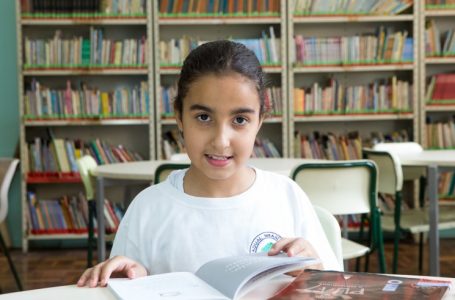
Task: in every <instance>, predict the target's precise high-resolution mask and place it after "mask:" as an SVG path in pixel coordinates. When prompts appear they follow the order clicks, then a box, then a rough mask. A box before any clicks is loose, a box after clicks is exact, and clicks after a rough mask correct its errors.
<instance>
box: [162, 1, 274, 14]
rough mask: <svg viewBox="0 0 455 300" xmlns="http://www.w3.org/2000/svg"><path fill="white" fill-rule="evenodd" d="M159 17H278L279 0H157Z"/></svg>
mask: <svg viewBox="0 0 455 300" xmlns="http://www.w3.org/2000/svg"><path fill="white" fill-rule="evenodd" d="M159 10H160V15H161V16H179V15H183V16H187V15H188V16H197V15H222V16H223V15H226V16H239V15H240V16H254V15H258V14H259V15H279V12H280V0H267V1H261V0H159Z"/></svg>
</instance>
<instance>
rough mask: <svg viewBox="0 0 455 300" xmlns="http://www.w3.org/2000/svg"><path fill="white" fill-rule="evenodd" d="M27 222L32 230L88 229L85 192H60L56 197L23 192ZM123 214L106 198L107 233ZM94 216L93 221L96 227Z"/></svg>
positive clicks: (111, 230)
mask: <svg viewBox="0 0 455 300" xmlns="http://www.w3.org/2000/svg"><path fill="white" fill-rule="evenodd" d="M27 204H28V222H29V225H30V227H31V228H30V231H31V232H32V233H33V234H65V233H76V234H82V233H87V232H88V202H87V199H86V198H85V196H84V195H83V194H82V193H80V194H78V195H72V196H67V195H64V196H62V197H60V198H59V199H38V197H37V195H36V193H34V192H32V191H28V192H27ZM123 215H124V209H123V208H121V207H120V206H119V205H118V204H113V203H111V202H110V201H108V200H105V202H104V219H105V225H106V232H107V233H115V232H116V231H117V228H118V226H119V224H120V220H121V219H122V217H123ZM96 223H97V222H96V220H95V222H94V225H95V229H96Z"/></svg>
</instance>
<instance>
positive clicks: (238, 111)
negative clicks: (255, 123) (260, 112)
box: [190, 104, 256, 115]
mask: <svg viewBox="0 0 455 300" xmlns="http://www.w3.org/2000/svg"><path fill="white" fill-rule="evenodd" d="M190 110H203V111H206V112H209V113H213V109H211V108H210V107H208V106H205V105H201V104H193V105H191V106H190ZM255 113H256V111H255V110H254V109H252V108H248V107H241V108H237V109H234V110H232V111H231V115H237V114H255Z"/></svg>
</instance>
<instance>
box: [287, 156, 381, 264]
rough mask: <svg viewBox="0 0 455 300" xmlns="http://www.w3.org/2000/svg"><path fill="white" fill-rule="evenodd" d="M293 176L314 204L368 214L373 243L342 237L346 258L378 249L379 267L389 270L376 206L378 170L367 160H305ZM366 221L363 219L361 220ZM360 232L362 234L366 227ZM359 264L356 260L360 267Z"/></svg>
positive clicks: (335, 212) (340, 212) (334, 210)
mask: <svg viewBox="0 0 455 300" xmlns="http://www.w3.org/2000/svg"><path fill="white" fill-rule="evenodd" d="M292 179H293V180H295V181H296V182H297V183H298V184H299V185H300V187H302V189H303V190H304V191H305V193H306V194H307V195H308V197H309V199H310V201H311V202H312V203H313V205H317V206H320V207H323V208H325V209H326V210H328V211H329V212H330V213H332V214H333V215H349V214H369V216H370V224H369V225H370V226H369V227H370V228H369V233H370V238H369V239H370V243H369V246H368V247H367V246H365V245H362V244H359V243H356V242H354V241H351V240H348V239H345V238H343V239H342V249H343V259H344V260H348V259H351V258H359V257H361V256H364V255H366V264H365V267H366V270H367V269H368V255H369V254H370V253H372V252H373V251H376V250H377V252H378V258H379V270H380V272H381V273H385V272H386V267H385V257H384V244H383V238H382V231H381V220H380V214H379V209H378V207H377V171H376V166H375V164H374V162H372V161H368V160H357V161H336V162H321V163H303V164H301V165H299V166H298V167H296V168H295V170H294V171H293V172H292ZM361 224H363V222H361ZM360 233H361V235H362V233H363V228H362V227H361V230H360ZM358 267H359V264H358V263H357V269H358Z"/></svg>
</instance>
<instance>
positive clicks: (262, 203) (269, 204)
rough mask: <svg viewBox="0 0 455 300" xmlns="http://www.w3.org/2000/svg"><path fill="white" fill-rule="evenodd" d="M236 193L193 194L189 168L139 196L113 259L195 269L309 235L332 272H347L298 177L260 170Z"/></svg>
mask: <svg viewBox="0 0 455 300" xmlns="http://www.w3.org/2000/svg"><path fill="white" fill-rule="evenodd" d="M255 171H256V179H255V181H254V183H253V184H252V185H251V187H250V188H249V189H248V190H247V191H245V192H243V193H241V194H239V195H236V196H233V197H227V198H204V197H194V196H191V195H188V194H185V193H184V191H183V178H184V175H185V172H186V170H178V171H174V172H172V173H171V174H170V175H169V177H168V178H167V180H165V181H163V182H162V183H160V184H157V185H153V186H151V187H148V188H146V189H145V190H143V191H142V192H141V193H139V194H138V195H137V196H136V198H135V199H134V200H133V202H132V203H131V205H130V206H129V207H128V210H127V212H126V214H125V216H124V218H123V219H122V221H121V223H120V227H119V230H118V232H117V234H116V236H115V240H114V245H113V247H112V251H111V257H113V256H115V255H124V256H127V257H129V258H131V259H133V260H135V261H137V262H139V263H141V264H142V265H143V266H145V267H146V268H147V270H148V272H149V274H158V273H166V272H177V271H189V272H195V271H196V270H197V269H198V268H199V267H200V266H201V265H202V264H204V263H205V262H207V261H210V260H213V259H216V258H221V257H225V256H232V255H240V254H245V253H256V252H264V251H268V250H269V249H270V247H271V245H273V243H275V242H276V241H277V240H279V239H280V238H281V237H303V238H304V239H306V240H308V241H309V242H310V243H311V244H312V245H313V247H314V249H316V251H317V252H318V255H319V256H320V259H321V261H322V263H323V265H324V268H325V269H327V270H340V269H341V266H340V265H339V264H338V262H337V260H336V258H335V255H334V254H333V251H332V250H331V248H330V245H329V243H328V241H327V238H326V237H325V234H324V231H323V229H322V227H321V225H320V223H319V220H318V219H317V216H316V213H315V212H314V210H313V207H312V205H311V203H310V202H309V200H308V197H307V196H306V195H305V193H304V192H303V191H302V189H301V188H300V187H299V186H298V185H297V184H296V183H295V182H294V181H292V180H291V179H290V178H288V177H285V176H282V175H278V174H275V173H272V172H268V171H263V170H259V169H255Z"/></svg>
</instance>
